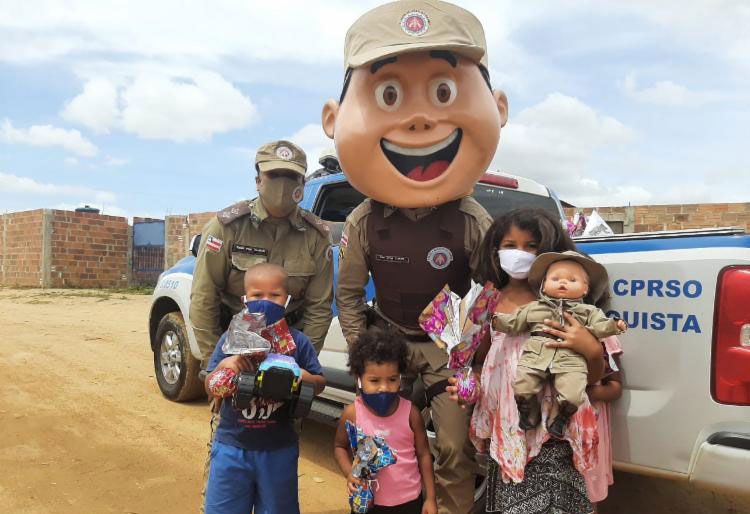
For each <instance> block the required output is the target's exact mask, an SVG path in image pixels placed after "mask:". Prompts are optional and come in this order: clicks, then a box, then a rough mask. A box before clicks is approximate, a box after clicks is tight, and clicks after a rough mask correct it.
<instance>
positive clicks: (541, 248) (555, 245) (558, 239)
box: [477, 208, 577, 289]
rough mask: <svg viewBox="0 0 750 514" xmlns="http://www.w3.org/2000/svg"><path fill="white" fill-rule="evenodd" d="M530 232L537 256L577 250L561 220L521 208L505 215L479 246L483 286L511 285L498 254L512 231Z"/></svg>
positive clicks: (545, 212) (539, 211) (544, 213)
mask: <svg viewBox="0 0 750 514" xmlns="http://www.w3.org/2000/svg"><path fill="white" fill-rule="evenodd" d="M514 226H515V227H518V228H519V229H521V230H526V231H528V232H531V235H532V236H534V239H535V240H536V242H537V253H538V254H542V253H545V252H564V251H567V250H573V251H577V250H576V245H575V243H574V242H573V240H572V239H571V238H570V236H569V235H568V233H567V231H566V230H565V229H563V227H562V223H561V221H560V219H559V218H557V217H555V216H553V215H552V214H550V213H549V211H546V210H544V209H531V208H522V209H514V210H512V211H509V212H506V213H505V214H503V215H502V216H500V217H499V218H497V219H496V220H495V222H494V223H493V224H492V225H491V226H490V228H489V230H488V231H487V234H485V236H484V239H483V240H482V243H481V244H480V246H479V264H478V266H477V275H478V278H479V279H480V282H481V283H484V282H487V281H490V282H492V283H493V284H494V285H495V287H496V288H497V289H501V288H503V287H505V286H506V285H507V284H508V281H509V280H510V277H509V276H508V274H507V273H506V272H505V271H503V269H502V268H501V267H500V258H499V257H498V255H497V251H498V250H499V247H500V241H502V239H503V237H504V236H505V234H507V233H508V231H509V230H510V228H511V227H514Z"/></svg>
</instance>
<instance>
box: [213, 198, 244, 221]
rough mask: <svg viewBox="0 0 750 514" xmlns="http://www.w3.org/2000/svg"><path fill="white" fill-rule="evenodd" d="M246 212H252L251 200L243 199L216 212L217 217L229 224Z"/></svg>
mask: <svg viewBox="0 0 750 514" xmlns="http://www.w3.org/2000/svg"><path fill="white" fill-rule="evenodd" d="M246 214H250V202H249V201H247V200H243V201H241V202H237V203H236V204H234V205H230V206H229V207H226V208H224V209H222V210H220V211H219V212H217V213H216V217H217V218H218V220H219V221H220V222H221V224H222V225H227V224H229V223H231V222H233V221H234V220H236V219H237V218H240V217H242V216H244V215H246Z"/></svg>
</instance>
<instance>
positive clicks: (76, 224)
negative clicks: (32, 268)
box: [49, 210, 131, 287]
mask: <svg viewBox="0 0 750 514" xmlns="http://www.w3.org/2000/svg"><path fill="white" fill-rule="evenodd" d="M49 212H50V217H51V223H50V224H51V236H50V255H51V259H50V283H49V287H127V285H128V275H129V272H130V249H131V239H130V238H131V232H130V228H129V225H128V220H127V219H126V218H123V217H120V216H104V215H101V214H95V213H88V212H71V211H61V210H52V211H49Z"/></svg>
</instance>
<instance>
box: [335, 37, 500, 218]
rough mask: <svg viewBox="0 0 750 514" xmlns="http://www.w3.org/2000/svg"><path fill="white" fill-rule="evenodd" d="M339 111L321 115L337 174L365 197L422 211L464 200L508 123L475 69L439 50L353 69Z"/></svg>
mask: <svg viewBox="0 0 750 514" xmlns="http://www.w3.org/2000/svg"><path fill="white" fill-rule="evenodd" d="M349 81H350V82H349V84H348V85H347V88H346V91H345V94H344V96H343V98H342V101H341V104H339V103H337V102H335V101H334V100H329V101H328V102H327V103H326V105H325V106H324V108H323V129H324V130H325V132H326V134H327V135H328V136H329V137H331V138H334V140H335V143H336V151H337V153H338V156H339V162H340V163H341V168H342V170H343V171H344V173H345V174H346V176H347V177H348V179H349V182H350V183H351V184H352V185H353V186H354V187H355V188H356V189H358V190H359V191H360V192H362V193H363V194H365V195H366V196H368V197H370V198H373V199H375V200H378V201H381V202H383V203H386V204H389V205H394V206H398V207H425V206H433V205H440V204H442V203H445V202H448V201H451V200H454V199H456V198H460V197H462V196H465V195H467V194H469V193H471V191H472V188H473V186H474V184H475V183H476V181H477V180H478V179H479V177H481V176H482V174H483V173H484V172H485V171H486V170H487V167H488V166H489V163H490V161H491V160H492V157H493V155H494V154H495V150H496V148H497V144H498V140H499V137H500V128H501V126H503V125H504V124H505V121H506V119H507V112H508V107H507V100H506V99H505V95H504V94H503V93H502V92H500V91H495V92H493V91H491V90H490V88H489V86H488V84H487V82H486V81H485V79H484V77H483V76H482V73H481V72H480V68H479V66H478V64H477V63H476V62H474V61H472V60H470V59H468V58H466V57H463V56H461V55H457V54H455V53H452V52H449V51H444V50H432V51H423V52H411V53H403V54H398V55H396V56H392V57H388V58H385V59H382V60H380V61H375V62H373V63H371V64H369V65H365V66H361V67H358V68H354V69H353V70H352V72H351V76H350V77H349Z"/></svg>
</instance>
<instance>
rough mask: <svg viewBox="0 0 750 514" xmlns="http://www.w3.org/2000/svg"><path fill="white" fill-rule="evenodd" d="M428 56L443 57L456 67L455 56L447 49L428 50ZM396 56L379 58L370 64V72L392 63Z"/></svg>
mask: <svg viewBox="0 0 750 514" xmlns="http://www.w3.org/2000/svg"><path fill="white" fill-rule="evenodd" d="M430 57H432V58H433V59H443V60H444V61H447V62H448V64H450V65H451V66H452V67H454V68H455V67H456V64H457V61H456V56H455V55H453V54H452V53H450V52H448V51H447V50H430ZM396 59H397V57H388V58H386V59H381V60H379V61H375V62H374V63H372V64H371V65H370V73H376V72H377V71H378V70H379V69H380V68H382V67H383V66H385V65H386V64H392V63H394V62H396Z"/></svg>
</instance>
